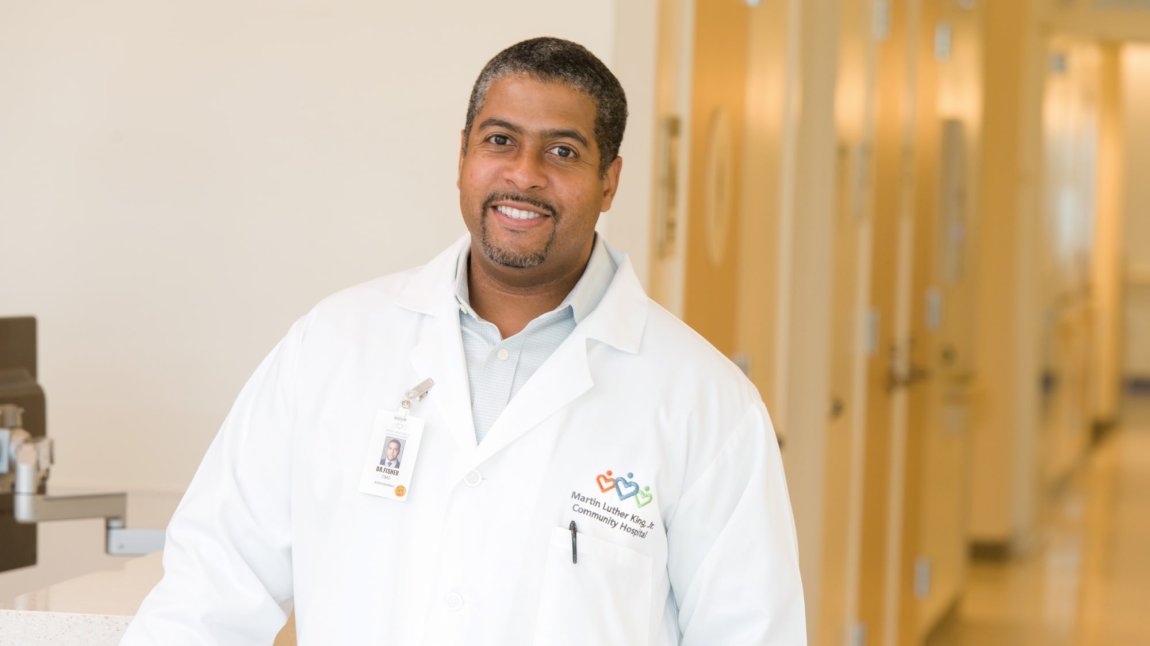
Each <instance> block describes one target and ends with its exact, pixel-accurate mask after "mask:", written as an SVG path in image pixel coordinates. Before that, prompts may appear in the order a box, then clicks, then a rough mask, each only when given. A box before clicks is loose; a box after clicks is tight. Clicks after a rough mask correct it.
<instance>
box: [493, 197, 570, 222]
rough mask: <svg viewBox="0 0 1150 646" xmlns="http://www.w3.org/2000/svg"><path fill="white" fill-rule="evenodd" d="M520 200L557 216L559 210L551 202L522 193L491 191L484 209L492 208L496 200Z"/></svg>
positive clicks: (552, 215)
mask: <svg viewBox="0 0 1150 646" xmlns="http://www.w3.org/2000/svg"><path fill="white" fill-rule="evenodd" d="M504 201H506V202H519V203H521V204H530V205H531V206H534V207H535V208H537V209H539V210H541V211H543V212H545V213H547V215H550V216H551V217H555V215H556V213H557V210H556V209H555V207H554V206H551V204H550V203H549V202H544V201H543V200H540V199H538V198H534V197H530V196H527V195H522V194H520V193H491V194H489V195H488V196H487V199H485V200H483V210H484V211H486V210H487V209H489V208H491V205H492V204H494V203H496V202H504Z"/></svg>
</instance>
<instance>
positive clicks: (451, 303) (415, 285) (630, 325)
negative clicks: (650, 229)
mask: <svg viewBox="0 0 1150 646" xmlns="http://www.w3.org/2000/svg"><path fill="white" fill-rule="evenodd" d="M470 245H471V237H470V236H468V235H464V236H463V237H462V238H460V239H459V240H457V241H456V242H455V243H454V244H452V245H451V246H450V247H448V248H447V249H445V250H444V251H442V252H441V253H440V254H439V255H437V256H436V257H435V258H433V259H432V260H431V262H429V263H427V264H426V265H423V266H422V267H419V268H417V269H416V270H414V271H413V272H412V274H411V279H410V280H408V281H407V283H406V284H405V285H404V286H403V287H402V288H401V291H400V293H399V295H398V298H397V302H398V304H399V305H400V306H401V307H403V308H405V309H409V310H412V311H415V312H420V313H422V314H429V315H432V316H436V317H448V318H452V319H455V320H456V325H455V327H456V328H458V317H459V304H458V303H457V302H456V301H455V287H456V286H455V275H456V274H455V269H456V266H457V263H458V261H459V256H460V255H461V254H463V253H465V252H466V251H467V250H468V248H469V247H470ZM607 251H608V252H609V253H610V254H611V258H612V259H613V260H614V261H615V264H616V266H618V270H616V272H615V276H614V278H612V280H611V284H610V286H609V287H608V288H607V292H606V293H605V294H604V295H603V299H602V300H601V301H600V302H599V305H598V306H597V307H596V308H595V309H594V310H592V311H591V312H590V314H588V315H587V317H586V318H585V319H583V321H581V322H580V324H579V325H578V326H577V327H576V329H575V332H574V333H573V334H581V335H582V336H583V337H585V338H587V339H592V340H595V341H600V342H602V343H606V344H608V345H610V346H612V347H614V348H615V349H617V350H621V351H623V352H628V353H631V354H634V353H636V352H638V351H639V345H640V342H641V340H642V337H643V329H644V327H645V326H646V322H647V307H648V302H647V295H646V293H645V292H644V291H643V286H642V285H641V284H640V283H639V278H638V276H636V275H635V270H634V268H633V267H632V265H631V259H630V257H628V256H627V255H626V254H624V253H622V252H619V251H617V250H616V249H614V248H612V247H611V246H610V245H607ZM456 332H458V329H457V330H456Z"/></svg>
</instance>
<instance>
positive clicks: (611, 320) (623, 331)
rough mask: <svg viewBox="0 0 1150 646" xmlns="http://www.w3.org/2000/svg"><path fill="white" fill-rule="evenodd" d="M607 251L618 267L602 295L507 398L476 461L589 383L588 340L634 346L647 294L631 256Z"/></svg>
mask: <svg viewBox="0 0 1150 646" xmlns="http://www.w3.org/2000/svg"><path fill="white" fill-rule="evenodd" d="M611 254H612V257H613V258H614V259H615V263H616V265H617V266H618V269H617V270H616V272H615V278H614V279H612V281H611V286H610V287H608V288H607V292H606V293H604V294H603V299H602V300H601V301H600V302H599V304H598V306H596V307H595V310H594V311H592V312H591V313H590V314H588V315H587V318H586V319H584V320H583V321H582V322H581V323H580V324H579V325H578V326H577V327H576V328H575V330H574V331H573V332H571V335H570V336H569V337H567V339H566V340H565V341H564V342H563V343H562V344H561V345H560V346H559V347H558V348H557V349H556V350H555V353H554V354H552V355H551V356H550V357H549V358H548V359H547V361H545V362H544V363H543V365H542V366H540V367H539V370H537V371H536V372H535V374H534V375H532V376H531V378H530V379H528V380H527V383H525V384H523V387H522V388H521V389H520V390H519V392H517V393H516V394H515V396H514V397H512V398H511V401H510V402H509V403H508V404H507V408H505V409H503V413H502V414H500V416H499V418H498V419H496V420H495V424H493V425H492V427H491V430H490V431H488V433H487V436H486V437H484V438H483V442H482V443H480V445H479V451H478V452H477V454H476V461H475V463H474V464H475V465H478V464H479V463H480V462H482V461H483V460H486V459H487V458H489V457H491V456H492V455H494V454H495V453H496V452H498V451H500V450H502V449H503V448H504V447H506V446H507V445H509V444H511V443H512V442H514V441H515V440H516V439H518V438H519V437H521V436H522V435H523V434H524V433H527V432H528V431H530V430H531V429H533V428H535V427H537V426H539V425H540V424H542V423H543V422H545V421H546V420H547V418H549V417H551V416H552V415H554V414H555V413H556V412H558V411H559V410H560V409H562V408H564V407H565V406H567V405H568V404H570V403H571V402H573V401H575V400H576V399H577V398H579V397H580V396H583V395H585V394H586V393H588V391H590V390H592V389H593V388H594V386H595V383H594V380H593V379H592V377H591V367H590V359H589V357H588V356H587V353H588V350H589V348H590V346H591V345H592V344H596V343H603V344H606V345H608V346H611V347H612V348H613V349H614V350H617V351H620V352H627V353H635V352H638V351H639V345H640V343H641V342H642V338H643V330H644V328H645V327H646V323H647V307H648V300H647V295H646V294H645V293H644V292H643V287H642V286H641V285H640V284H639V279H638V277H636V276H635V272H634V270H633V269H632V268H631V261H630V259H628V258H627V257H626V256H625V255H623V254H620V253H617V252H615V251H613V250H612V251H611Z"/></svg>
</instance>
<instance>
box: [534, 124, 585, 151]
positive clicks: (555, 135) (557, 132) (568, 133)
mask: <svg viewBox="0 0 1150 646" xmlns="http://www.w3.org/2000/svg"><path fill="white" fill-rule="evenodd" d="M542 134H543V138H544V139H574V140H575V141H578V142H579V143H581V144H583V145H584V146H585V147H587V148H590V147H591V144H590V143H588V142H587V138H586V137H584V136H583V134H582V133H581V132H579V131H578V130H568V129H566V128H555V129H552V130H544V131H543V133H542Z"/></svg>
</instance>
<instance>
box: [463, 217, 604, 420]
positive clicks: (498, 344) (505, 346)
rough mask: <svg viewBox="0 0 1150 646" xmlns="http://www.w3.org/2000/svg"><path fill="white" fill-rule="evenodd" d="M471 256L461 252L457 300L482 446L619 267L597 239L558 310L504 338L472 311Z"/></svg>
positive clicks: (472, 413) (591, 307)
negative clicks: (580, 272) (468, 268)
mask: <svg viewBox="0 0 1150 646" xmlns="http://www.w3.org/2000/svg"><path fill="white" fill-rule="evenodd" d="M469 257H470V251H468V250H466V249H465V250H464V252H463V253H461V254H459V261H458V262H457V263H456V269H455V285H456V286H455V297H456V299H457V300H458V301H459V329H460V332H461V333H462V335H463V354H464V356H465V357H466V360H467V380H468V383H469V384H470V386H471V388H470V390H471V416H472V418H473V420H474V422H475V439H476V441H478V442H482V441H483V438H484V436H486V435H487V431H488V430H490V429H491V426H492V425H493V424H494V423H495V420H496V419H498V417H499V415H500V414H502V413H503V409H505V408H507V403H508V402H510V401H511V398H512V397H514V396H515V393H517V392H519V389H520V388H522V387H523V384H525V383H527V380H528V379H530V378H531V375H533V374H535V371H536V370H538V369H539V366H542V365H543V362H544V361H546V360H547V357H550V356H551V354H552V353H553V352H555V350H556V349H557V348H558V347H559V344H561V343H563V340H564V339H566V338H567V336H568V335H570V334H571V331H572V330H574V329H575V326H576V325H578V324H579V322H580V321H582V320H583V319H584V318H586V317H587V315H588V314H590V313H591V311H592V310H594V309H595V307H596V306H598V305H599V301H601V300H603V294H605V293H607V287H608V286H610V284H611V280H612V279H614V277H615V271H616V270H617V269H618V266H617V265H616V264H615V260H614V259H613V258H612V257H611V254H610V253H609V252H608V251H607V245H606V243H604V242H603V239H602V238H601V237H599V236H596V237H595V245H594V247H593V249H592V250H591V259H590V260H589V261H588V262H587V268H586V269H584V270H583V275H582V276H581V277H580V278H579V282H578V283H576V284H575V287H574V288H573V289H572V290H571V293H570V294H568V295H567V298H565V299H563V302H562V303H560V304H559V306H558V307H556V308H555V309H553V310H551V311H550V312H546V313H544V314H540V315H539V316H537V317H536V318H535V319H533V320H532V321H531V322H530V323H528V324H527V327H525V328H523V329H522V330H521V331H520V332H519V333H518V334H516V335H514V336H511V337H509V338H506V339H504V338H502V337H501V336H500V334H499V328H498V327H496V326H495V324H494V323H491V322H489V321H485V320H483V319H482V318H480V317H479V315H478V314H476V313H475V310H473V309H471V299H470V294H469V291H468V288H467V265H468V259H469Z"/></svg>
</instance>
